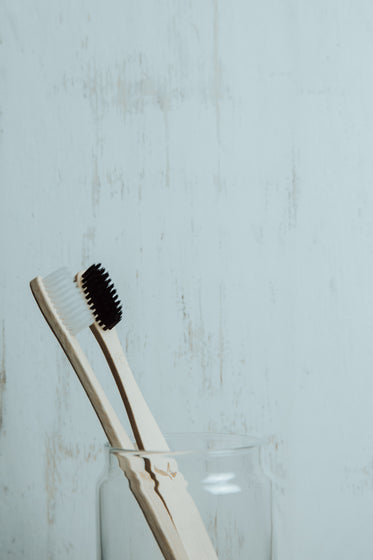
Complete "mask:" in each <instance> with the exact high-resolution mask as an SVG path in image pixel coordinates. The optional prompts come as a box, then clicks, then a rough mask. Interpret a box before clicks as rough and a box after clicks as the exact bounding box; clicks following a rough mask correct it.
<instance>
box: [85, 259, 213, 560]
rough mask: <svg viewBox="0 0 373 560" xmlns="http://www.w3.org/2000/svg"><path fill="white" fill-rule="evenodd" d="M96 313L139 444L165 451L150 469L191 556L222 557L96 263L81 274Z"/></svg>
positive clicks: (199, 559) (198, 559) (197, 559)
mask: <svg viewBox="0 0 373 560" xmlns="http://www.w3.org/2000/svg"><path fill="white" fill-rule="evenodd" d="M76 280H77V283H78V285H79V286H80V287H81V289H82V291H83V292H84V295H85V297H86V301H87V305H88V307H89V308H90V310H91V311H92V313H93V314H94V316H95V321H94V323H93V324H91V325H90V328H91V330H92V332H93V334H94V336H95V337H96V339H97V341H98V343H99V345H100V346H101V349H102V351H103V353H104V355H105V357H106V360H107V362H108V364H109V367H110V369H111V371H112V373H113V376H114V379H115V381H116V383H117V386H118V389H119V392H120V394H121V397H122V400H123V403H124V405H125V408H126V410H127V414H128V417H129V420H130V423H131V427H132V430H133V433H134V435H135V439H136V443H137V445H138V448H139V449H143V450H148V451H151V450H157V451H164V452H165V454H164V455H163V454H161V455H158V456H157V458H156V459H155V458H152V459H149V472H151V475H152V477H153V478H155V480H156V481H157V484H156V491H157V492H158V493H159V494H160V496H161V497H162V499H163V500H164V502H165V504H166V506H167V509H168V511H169V513H170V515H171V517H172V519H173V521H174V523H175V526H176V528H177V530H178V533H179V534H180V536H181V539H182V542H183V544H184V547H185V549H186V552H187V554H188V558H190V559H191V560H192V559H193V560H217V556H216V552H215V550H214V548H213V546H212V543H211V541H210V538H209V536H208V534H207V531H206V529H205V526H204V524H203V521H202V518H201V516H200V514H199V511H198V509H197V507H196V505H195V503H194V501H193V499H192V497H191V496H190V494H189V493H188V491H187V482H186V480H185V479H184V477H183V475H182V473H180V472H179V471H178V467H177V464H176V461H175V460H174V459H172V458H170V457H167V452H168V451H170V449H169V447H168V445H167V442H166V440H165V438H164V437H163V434H162V432H161V430H160V429H159V427H158V425H157V423H156V421H155V419H154V417H153V416H152V414H151V412H150V410H149V407H148V405H147V403H146V401H145V399H144V397H143V395H142V393H141V391H140V389H139V387H138V385H137V383H136V381H135V378H134V375H133V373H132V371H131V369H130V367H129V365H128V362H127V359H126V357H125V354H124V351H123V348H122V346H121V344H120V341H119V338H118V335H117V332H116V329H115V325H116V324H118V323H119V321H120V320H121V316H122V308H121V304H120V301H119V298H118V295H117V293H116V290H115V288H114V284H113V282H112V281H111V279H110V277H109V274H108V272H106V271H105V269H104V268H103V267H101V265H100V264H97V265H92V266H90V267H89V268H88V269H87V270H86V271H84V272H80V273H79V274H77V276H76Z"/></svg>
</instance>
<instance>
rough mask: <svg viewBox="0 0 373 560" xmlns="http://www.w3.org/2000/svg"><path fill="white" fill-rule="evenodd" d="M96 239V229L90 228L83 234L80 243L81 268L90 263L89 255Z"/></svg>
mask: <svg viewBox="0 0 373 560" xmlns="http://www.w3.org/2000/svg"><path fill="white" fill-rule="evenodd" d="M95 239H96V227H95V226H90V227H88V229H87V231H86V232H85V233H84V234H83V242H82V266H83V267H84V266H87V265H89V264H90V262H91V260H92V259H91V254H92V250H93V246H94V242H95Z"/></svg>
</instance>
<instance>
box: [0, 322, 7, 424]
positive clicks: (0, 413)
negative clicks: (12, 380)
mask: <svg viewBox="0 0 373 560" xmlns="http://www.w3.org/2000/svg"><path fill="white" fill-rule="evenodd" d="M5 384H6V369H5V321H4V320H3V322H2V330H1V362H0V430H1V429H2V426H3V418H4V391H5Z"/></svg>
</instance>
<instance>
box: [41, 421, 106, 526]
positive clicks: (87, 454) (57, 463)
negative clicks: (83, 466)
mask: <svg viewBox="0 0 373 560" xmlns="http://www.w3.org/2000/svg"><path fill="white" fill-rule="evenodd" d="M100 453H101V448H97V447H96V446H95V445H94V444H93V443H91V444H89V445H88V446H84V447H83V448H82V447H81V446H79V445H78V444H71V443H70V444H66V443H65V442H64V440H63V438H62V435H61V434H60V433H58V432H54V433H52V434H47V435H46V437H45V470H44V484H45V491H46V500H47V522H48V525H53V524H54V523H55V515H56V504H57V499H58V492H59V488H60V484H61V483H62V479H63V471H64V465H63V461H64V460H66V459H71V460H73V461H77V460H79V462H80V463H82V462H85V463H91V462H92V461H96V460H97V457H98V455H99V454H100ZM77 472H79V470H78V471H77Z"/></svg>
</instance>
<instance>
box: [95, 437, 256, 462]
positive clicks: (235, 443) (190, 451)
mask: <svg viewBox="0 0 373 560" xmlns="http://www.w3.org/2000/svg"><path fill="white" fill-rule="evenodd" d="M164 437H165V439H166V441H168V440H170V443H171V442H172V441H176V440H179V441H185V439H194V440H198V441H200V442H201V441H205V442H207V441H210V442H214V443H223V442H224V445H221V446H218V447H215V448H205V447H202V448H199V447H197V446H188V447H185V448H182V449H170V450H157V449H150V450H138V449H125V448H120V447H112V446H110V444H109V443H106V444H105V447H106V448H107V450H108V452H109V455H117V454H119V453H120V454H123V455H125V456H128V457H130V456H136V457H149V456H160V455H167V457H170V456H181V455H207V456H209V457H213V456H217V457H221V456H226V455H237V454H239V455H241V454H245V453H248V452H249V451H251V450H254V449H259V448H261V447H262V446H263V445H264V444H265V439H264V438H263V437H260V436H253V435H246V434H237V433H220V432H178V433H166V434H164ZM227 442H228V443H227Z"/></svg>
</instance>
